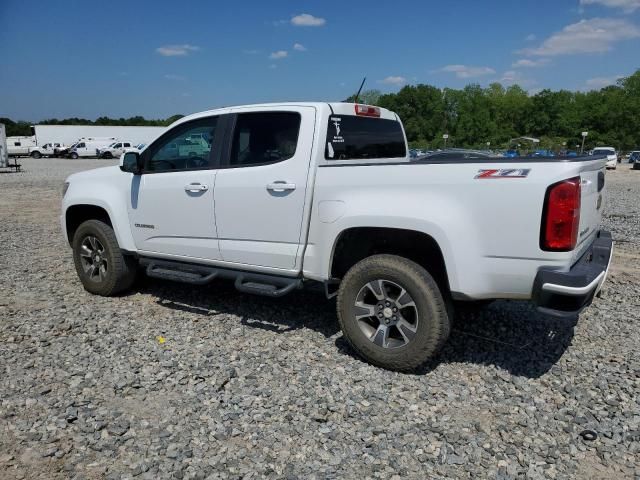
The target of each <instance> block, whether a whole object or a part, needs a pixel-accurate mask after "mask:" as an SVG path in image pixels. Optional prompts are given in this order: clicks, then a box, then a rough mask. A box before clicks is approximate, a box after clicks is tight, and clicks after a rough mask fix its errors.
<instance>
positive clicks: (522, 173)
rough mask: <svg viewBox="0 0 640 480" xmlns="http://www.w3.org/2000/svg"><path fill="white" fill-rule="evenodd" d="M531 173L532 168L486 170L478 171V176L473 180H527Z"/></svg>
mask: <svg viewBox="0 0 640 480" xmlns="http://www.w3.org/2000/svg"><path fill="white" fill-rule="evenodd" d="M530 171H531V169H530V168H501V169H486V170H478V174H477V175H476V176H475V177H473V178H479V179H484V178H489V179H493V178H526V177H527V176H528V175H529V172H530Z"/></svg>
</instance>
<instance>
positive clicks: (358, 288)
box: [337, 255, 451, 371]
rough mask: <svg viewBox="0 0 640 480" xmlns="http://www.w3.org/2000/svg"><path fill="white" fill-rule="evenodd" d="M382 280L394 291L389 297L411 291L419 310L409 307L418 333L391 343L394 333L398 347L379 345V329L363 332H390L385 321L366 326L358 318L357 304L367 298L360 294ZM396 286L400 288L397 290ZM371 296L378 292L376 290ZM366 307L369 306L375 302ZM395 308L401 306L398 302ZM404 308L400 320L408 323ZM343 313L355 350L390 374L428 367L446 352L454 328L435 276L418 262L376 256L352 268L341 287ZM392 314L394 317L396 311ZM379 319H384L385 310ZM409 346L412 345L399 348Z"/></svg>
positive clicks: (344, 328) (340, 316) (371, 318)
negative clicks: (402, 319)
mask: <svg viewBox="0 0 640 480" xmlns="http://www.w3.org/2000/svg"><path fill="white" fill-rule="evenodd" d="M376 280H382V281H383V284H384V285H389V284H390V287H388V288H387V287H383V288H384V289H385V292H388V293H385V294H384V296H386V295H387V294H388V295H389V296H390V297H392V296H393V292H389V289H393V288H396V287H399V288H400V289H404V290H406V293H407V294H408V295H409V296H410V300H412V303H413V306H411V307H408V308H411V311H412V312H414V317H415V326H414V328H415V330H414V331H412V332H413V333H412V338H410V340H407V337H406V336H405V335H404V334H402V337H403V338H399V339H393V338H391V336H392V333H389V337H390V340H389V341H393V342H395V343H396V344H397V345H396V346H392V347H389V346H381V345H378V344H376V343H374V340H372V338H374V337H377V336H378V334H377V331H378V330H376V333H374V334H372V335H368V333H365V331H364V330H363V328H364V329H365V330H367V329H369V328H371V330H375V329H376V325H375V322H378V323H379V325H378V327H377V328H378V329H379V328H381V327H384V326H383V325H382V323H383V322H382V321H381V320H378V318H376V316H369V317H368V318H366V319H364V322H363V321H359V320H357V319H356V311H358V312H359V313H362V312H363V310H362V309H361V307H358V306H356V301H358V299H359V298H361V297H360V295H361V294H362V292H363V291H365V288H367V286H368V284H371V283H375V281H376ZM370 282H371V283H370ZM385 282H386V283H385ZM394 285H395V287H393V286H394ZM371 293H373V292H372V291H371ZM367 295H368V294H367ZM376 297H377V296H376ZM399 297H400V295H398V300H399ZM373 301H378V302H383V304H384V301H382V300H379V299H378V298H373ZM360 303H362V302H360ZM366 303H367V306H368V305H369V303H371V300H368V301H367V302H366ZM387 305H388V304H387ZM393 305H395V304H394V303H393V300H392V306H393ZM376 308H382V306H381V305H378V306H377V307H376ZM394 308H395V307H394ZM398 308H400V312H399V313H401V315H398V316H399V318H402V317H403V316H405V315H406V313H407V312H405V311H404V310H403V309H402V308H403V307H400V306H399V304H398ZM337 310H338V320H339V322H340V327H341V329H342V333H343V334H344V336H345V338H346V339H347V341H348V342H349V344H350V345H351V346H352V347H353V349H354V350H355V351H356V352H357V353H358V354H359V355H360V356H362V357H363V358H364V359H365V360H367V361H368V362H370V363H372V364H373V365H376V366H379V367H382V368H386V369H389V370H398V371H410V370H413V369H415V368H417V367H419V366H420V365H422V364H424V363H425V362H427V361H428V360H429V359H431V358H432V357H434V356H435V355H436V354H437V353H438V351H439V350H440V349H441V348H442V346H443V345H444V343H445V342H446V340H447V338H448V337H449V332H450V329H451V324H450V319H449V314H448V313H447V304H446V302H445V300H444V298H443V296H442V294H441V292H440V289H439V288H438V285H437V283H436V282H435V280H434V279H433V277H432V276H431V275H430V274H429V272H427V270H425V269H424V268H423V267H421V266H420V265H418V264H417V263H415V262H412V261H411V260H408V259H406V258H403V257H398V256H395V255H373V256H371V257H368V258H365V259H364V260H362V261H360V262H358V263H357V264H355V265H354V266H353V267H351V269H350V270H349V271H348V272H347V274H346V275H345V276H344V278H343V279H342V282H341V283H340V288H339V291H338V301H337ZM384 310H387V309H386V308H385V309H384ZM408 313H411V312H408ZM384 315H387V313H385V314H384ZM389 315H391V313H390V312H389ZM377 316H378V317H380V316H381V314H380V312H379V311H378V313H377ZM381 318H382V319H383V320H384V321H385V322H386V321H387V320H390V319H389V318H386V319H385V318H383V317H381ZM393 318H394V319H395V318H396V317H395V316H394V317H393ZM370 321H372V322H373V323H374V326H373V327H370V326H369V322H370ZM363 324H364V326H363ZM388 328H392V329H394V330H397V333H402V332H400V328H399V327H396V326H393V325H392V326H390V327H388ZM405 331H406V330H405ZM407 333H408V332H407ZM397 337H398V336H396V338H397ZM385 341H386V340H382V343H383V344H384V342H385ZM403 341H404V342H406V343H404V344H401V345H400V344H398V343H401V342H403Z"/></svg>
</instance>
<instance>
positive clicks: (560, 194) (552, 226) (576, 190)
mask: <svg viewBox="0 0 640 480" xmlns="http://www.w3.org/2000/svg"><path fill="white" fill-rule="evenodd" d="M579 226H580V177H575V178H570V179H568V180H563V181H561V182H558V183H555V184H553V185H551V186H550V187H549V188H548V189H547V195H546V198H545V203H544V213H543V216H542V232H541V233H542V235H541V239H540V247H541V248H542V249H543V250H554V251H558V252H566V251H569V250H573V249H574V248H575V246H576V243H577V241H578V227H579Z"/></svg>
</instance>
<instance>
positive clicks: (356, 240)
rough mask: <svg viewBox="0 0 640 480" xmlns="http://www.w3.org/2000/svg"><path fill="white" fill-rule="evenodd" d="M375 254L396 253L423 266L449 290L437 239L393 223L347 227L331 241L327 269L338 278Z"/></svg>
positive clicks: (448, 281) (448, 280)
mask: <svg viewBox="0 0 640 480" xmlns="http://www.w3.org/2000/svg"><path fill="white" fill-rule="evenodd" d="M376 254H391V255H398V256H401V257H404V258H407V259H409V260H412V261H414V262H416V263H417V264H419V265H421V266H423V267H424V268H425V269H426V270H427V271H429V273H430V274H431V275H432V276H433V277H434V279H435V280H436V282H437V283H438V286H439V287H440V288H441V290H442V291H443V293H444V292H449V291H450V269H449V268H448V266H447V262H446V261H445V256H444V254H443V251H442V248H441V246H440V244H439V243H438V241H437V240H436V239H435V238H434V237H433V236H432V235H429V234H428V233H425V232H422V231H418V230H411V229H405V228H395V227H350V228H346V229H344V230H342V231H341V232H340V233H339V234H338V235H337V236H336V239H335V241H334V244H333V248H332V251H331V257H330V266H329V273H330V277H331V278H336V279H340V278H342V277H344V275H345V273H346V272H347V271H348V270H349V269H350V268H351V267H352V266H353V265H355V264H356V263H358V262H359V261H361V260H364V259H365V258H367V257H370V256H372V255H376Z"/></svg>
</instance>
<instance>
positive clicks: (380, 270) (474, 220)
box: [60, 103, 612, 370]
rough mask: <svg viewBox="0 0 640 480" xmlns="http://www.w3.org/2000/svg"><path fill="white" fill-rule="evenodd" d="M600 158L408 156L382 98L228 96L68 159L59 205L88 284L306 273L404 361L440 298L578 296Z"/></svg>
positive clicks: (556, 310)
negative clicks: (106, 153)
mask: <svg viewBox="0 0 640 480" xmlns="http://www.w3.org/2000/svg"><path fill="white" fill-rule="evenodd" d="M196 146H197V148H195V147H196ZM185 147H193V148H185ZM604 164H605V160H604V158H601V157H595V156H589V157H574V158H558V157H555V158H554V159H552V160H549V159H545V158H527V159H510V158H504V157H500V158H462V157H461V158H457V159H456V158H447V159H438V158H434V159H430V158H428V157H426V158H423V159H417V160H414V161H411V159H410V158H409V156H408V150H407V144H406V139H405V134H404V130H403V127H402V123H401V122H400V119H399V118H398V116H397V115H396V114H395V113H393V112H391V111H388V110H386V109H383V108H379V107H373V106H368V105H361V104H351V103H282V104H267V105H253V106H243V107H231V108H224V109H220V110H212V111H207V112H202V113H198V114H194V115H191V116H188V117H185V118H182V119H180V120H179V121H177V122H176V123H174V124H173V125H172V126H171V127H170V128H169V129H168V130H167V131H166V132H165V133H164V134H162V135H161V136H160V137H159V138H157V139H156V140H155V141H154V142H152V143H151V144H150V145H148V146H147V147H146V148H145V149H144V150H143V151H142V152H136V151H127V152H125V154H123V155H122V157H121V159H120V166H119V167H117V166H116V167H107V168H100V169H96V170H91V171H86V172H81V173H77V174H74V175H71V176H70V177H69V178H68V179H67V180H66V182H65V186H64V191H65V194H64V197H63V200H62V215H61V218H60V221H61V225H62V230H63V232H64V235H65V236H66V238H67V239H68V242H69V244H70V245H71V247H72V248H73V259H74V262H75V267H76V270H77V273H78V276H79V278H80V280H81V282H82V284H83V285H84V288H85V289H86V290H88V291H89V292H91V293H94V294H97V295H104V296H109V295H114V294H116V293H118V292H122V291H123V290H126V289H128V288H130V287H131V286H132V284H133V282H134V279H135V276H136V272H137V271H138V267H139V266H140V265H142V266H144V268H145V269H146V274H147V275H148V276H151V277H157V278H162V279H169V280H176V281H182V282H190V283H193V284H206V283H208V282H210V281H212V280H213V279H215V278H228V279H232V280H233V281H234V282H235V286H236V288H238V289H239V290H241V291H243V292H247V293H256V294H262V295H267V296H273V297H276V296H281V295H284V294H286V293H288V292H290V291H292V290H294V289H297V288H301V287H302V286H304V285H305V284H308V283H312V282H321V283H323V284H324V286H325V289H326V293H327V296H329V297H330V296H333V295H337V310H338V318H339V322H340V325H341V328H342V331H343V333H344V335H345V337H346V338H347V340H348V341H349V342H350V343H351V345H352V346H353V347H354V349H355V350H356V351H357V352H359V354H360V355H362V356H363V357H364V358H365V359H367V360H368V361H370V362H371V363H373V364H375V365H379V366H381V367H384V368H389V369H394V370H409V369H412V368H415V367H417V366H419V365H421V364H422V363H424V362H425V361H427V360H428V359H429V358H431V357H432V356H434V355H435V354H436V353H437V352H438V350H439V349H440V347H441V346H442V345H443V343H444V342H445V341H446V339H447V337H448V335H449V331H450V322H451V315H452V308H450V306H451V304H452V302H453V301H458V302H473V301H479V300H481V301H484V300H491V299H497V298H508V299H524V300H531V301H533V302H534V303H535V304H536V305H537V306H538V308H539V309H540V310H542V311H543V312H546V313H549V314H554V315H558V316H567V315H575V314H576V313H578V312H580V311H581V310H582V309H583V308H585V307H586V306H588V305H589V304H590V303H591V300H592V299H593V297H594V295H596V293H597V292H598V291H599V289H600V287H601V285H602V283H603V282H604V279H605V276H606V272H607V270H608V266H609V262H610V259H611V251H612V241H611V235H610V234H609V233H608V232H605V231H602V230H600V229H599V228H598V225H599V222H600V216H601V211H602V202H603V195H604V193H605V174H604Z"/></svg>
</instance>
